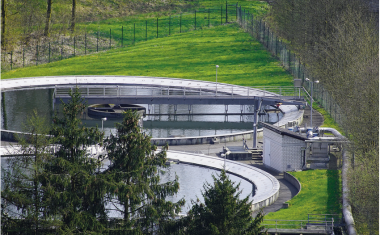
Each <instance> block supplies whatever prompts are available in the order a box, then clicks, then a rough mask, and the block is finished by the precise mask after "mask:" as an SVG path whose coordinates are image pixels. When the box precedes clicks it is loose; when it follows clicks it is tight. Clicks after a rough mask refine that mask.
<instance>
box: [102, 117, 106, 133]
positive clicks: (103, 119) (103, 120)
mask: <svg viewBox="0 0 380 235" xmlns="http://www.w3.org/2000/svg"><path fill="white" fill-rule="evenodd" d="M105 121H107V118H106V117H104V118H102V131H103V122H105Z"/></svg>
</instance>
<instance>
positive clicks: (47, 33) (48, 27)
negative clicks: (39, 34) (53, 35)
mask: <svg viewBox="0 0 380 235" xmlns="http://www.w3.org/2000/svg"><path fill="white" fill-rule="evenodd" d="M51 4H52V0H47V11H46V24H45V32H44V36H46V37H48V36H49V30H50V21H51Z"/></svg>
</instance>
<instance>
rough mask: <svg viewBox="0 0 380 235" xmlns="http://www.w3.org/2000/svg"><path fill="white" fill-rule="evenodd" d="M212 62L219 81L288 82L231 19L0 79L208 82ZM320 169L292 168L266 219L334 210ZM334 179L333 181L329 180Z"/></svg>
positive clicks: (335, 200)
mask: <svg viewBox="0 0 380 235" xmlns="http://www.w3.org/2000/svg"><path fill="white" fill-rule="evenodd" d="M205 2H208V1H205ZM112 21H114V23H112ZM102 22H103V23H97V24H98V26H99V28H100V29H101V28H102V27H101V25H104V30H106V29H107V27H106V25H110V24H115V25H117V23H118V22H117V20H115V19H112V20H108V21H102ZM108 23H109V24H108ZM216 64H218V65H219V66H220V68H219V70H218V81H219V82H223V83H231V84H237V85H244V86H289V85H292V77H291V76H290V75H289V73H287V72H286V71H284V70H283V68H282V67H281V66H280V63H279V62H278V61H277V60H276V59H275V58H273V57H272V56H271V55H270V54H269V53H268V52H267V51H266V50H265V49H264V48H263V46H262V45H260V44H259V43H258V42H257V41H255V40H253V39H252V38H251V37H250V36H249V35H248V34H246V33H244V32H243V31H242V30H241V29H238V28H237V26H236V25H235V24H230V25H228V26H215V27H211V28H203V30H197V31H190V32H187V33H182V34H179V33H174V34H173V35H171V36H170V37H165V38H158V39H152V40H148V41H146V42H139V43H136V45H135V46H133V47H125V48H118V49H113V50H110V51H106V52H100V53H96V54H92V55H88V56H79V57H74V58H70V59H66V60H62V61H58V62H54V63H50V64H44V65H39V66H33V67H28V68H22V69H16V70H12V71H9V72H6V73H3V74H2V79H6V78H17V77H31V76H58V75H135V76H160V77H176V78H187V79H198V80H206V81H214V80H215V65H216ZM323 172H326V171H306V172H299V173H294V174H296V177H299V180H300V181H301V183H302V192H301V193H300V194H299V195H298V196H297V197H295V198H294V199H292V200H291V201H290V202H289V203H290V207H289V208H288V209H284V210H280V211H278V212H276V213H273V214H269V215H267V216H266V218H267V219H273V218H276V219H281V218H284V219H286V218H287V219H289V218H292V219H304V218H305V216H307V213H331V212H332V211H337V210H339V209H337V208H339V204H340V203H339V197H340V196H339V195H340V194H339V193H338V192H339V191H331V184H332V185H335V186H336V185H337V184H336V182H338V181H337V179H338V175H339V174H335V173H331V174H330V173H328V174H329V177H327V176H328V174H327V173H323ZM332 174H334V175H335V176H334V177H333V176H332ZM334 180H335V183H331V181H333V182H334ZM338 185H339V183H338ZM337 188H339V187H337ZM333 206H335V207H333ZM302 208H303V209H302Z"/></svg>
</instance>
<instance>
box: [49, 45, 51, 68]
mask: <svg viewBox="0 0 380 235" xmlns="http://www.w3.org/2000/svg"><path fill="white" fill-rule="evenodd" d="M50 52H51V51H50V42H49V63H50Z"/></svg>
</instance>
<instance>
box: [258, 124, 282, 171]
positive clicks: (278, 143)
mask: <svg viewBox="0 0 380 235" xmlns="http://www.w3.org/2000/svg"><path fill="white" fill-rule="evenodd" d="M268 140H269V141H268ZM268 144H270V146H269V147H266V146H265V145H268ZM281 148H282V136H281V135H279V134H277V133H275V132H273V131H271V130H269V129H267V128H264V148H263V150H264V160H263V163H264V165H267V166H270V167H272V168H274V169H276V170H278V171H283V159H282V151H281ZM268 149H270V153H269V154H270V162H268V161H265V160H266V159H265V157H266V156H268V153H266V152H265V151H266V150H268Z"/></svg>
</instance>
